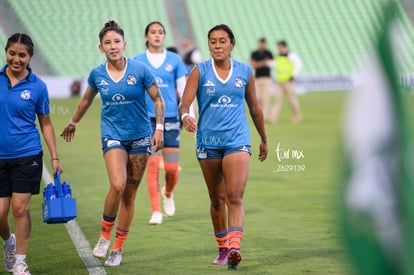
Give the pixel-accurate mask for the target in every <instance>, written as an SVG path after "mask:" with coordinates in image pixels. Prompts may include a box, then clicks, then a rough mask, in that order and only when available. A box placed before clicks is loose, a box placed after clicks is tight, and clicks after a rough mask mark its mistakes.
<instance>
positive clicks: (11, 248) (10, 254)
mask: <svg viewBox="0 0 414 275" xmlns="http://www.w3.org/2000/svg"><path fill="white" fill-rule="evenodd" d="M10 240H11V243H12V244H9V245H8V244H6V243H4V244H3V249H4V268H5V269H6V271H7V272H12V271H13V268H14V265H15V263H16V237H15V236H14V234H12V235H11V237H10Z"/></svg>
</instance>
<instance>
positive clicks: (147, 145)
mask: <svg viewBox="0 0 414 275" xmlns="http://www.w3.org/2000/svg"><path fill="white" fill-rule="evenodd" d="M112 149H122V150H124V151H126V152H127V153H128V155H143V154H147V153H150V154H151V137H149V136H148V137H144V138H139V139H134V140H116V139H111V138H108V137H106V138H102V151H103V154H104V155H105V153H106V152H108V151H109V150H112Z"/></svg>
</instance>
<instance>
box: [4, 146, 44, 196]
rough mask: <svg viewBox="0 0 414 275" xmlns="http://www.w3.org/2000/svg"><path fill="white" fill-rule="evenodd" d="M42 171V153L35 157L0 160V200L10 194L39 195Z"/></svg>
mask: <svg viewBox="0 0 414 275" xmlns="http://www.w3.org/2000/svg"><path fill="white" fill-rule="evenodd" d="M42 171H43V153H42V152H40V153H39V154H37V155H33V156H28V157H22V158H15V159H0V198H4V197H11V195H12V193H30V194H32V195H34V194H39V190H40V181H41V180H42Z"/></svg>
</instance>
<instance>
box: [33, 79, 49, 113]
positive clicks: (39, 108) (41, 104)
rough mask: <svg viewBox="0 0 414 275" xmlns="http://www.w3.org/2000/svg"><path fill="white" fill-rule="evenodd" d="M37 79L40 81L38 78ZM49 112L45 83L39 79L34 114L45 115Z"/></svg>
mask: <svg viewBox="0 0 414 275" xmlns="http://www.w3.org/2000/svg"><path fill="white" fill-rule="evenodd" d="M38 81H41V80H40V79H38ZM49 112H50V105H49V92H48V90H47V86H46V84H45V83H44V82H43V81H41V83H40V85H39V97H38V99H37V102H36V114H39V115H46V114H49Z"/></svg>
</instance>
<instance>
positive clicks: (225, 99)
mask: <svg viewBox="0 0 414 275" xmlns="http://www.w3.org/2000/svg"><path fill="white" fill-rule="evenodd" d="M238 106H239V105H238V104H233V103H231V97H229V96H227V95H222V96H221V97H220V98H219V99H218V100H217V103H211V104H210V107H211V108H236V107H238Z"/></svg>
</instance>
